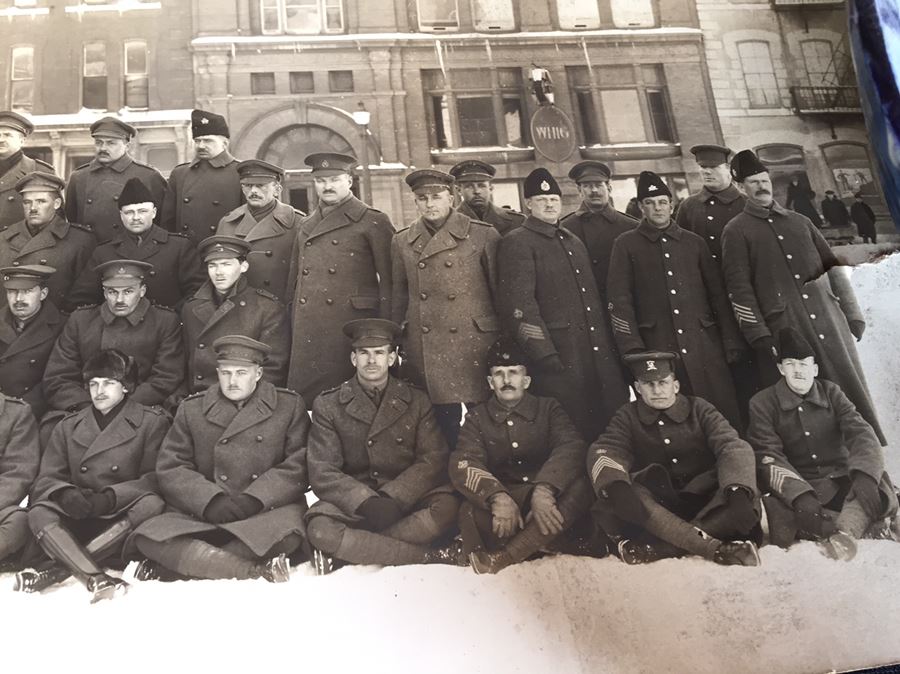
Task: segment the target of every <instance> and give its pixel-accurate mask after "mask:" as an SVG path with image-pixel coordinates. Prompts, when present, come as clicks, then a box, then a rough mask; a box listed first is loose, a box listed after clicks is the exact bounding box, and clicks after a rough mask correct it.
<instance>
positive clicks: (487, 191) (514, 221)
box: [450, 159, 525, 236]
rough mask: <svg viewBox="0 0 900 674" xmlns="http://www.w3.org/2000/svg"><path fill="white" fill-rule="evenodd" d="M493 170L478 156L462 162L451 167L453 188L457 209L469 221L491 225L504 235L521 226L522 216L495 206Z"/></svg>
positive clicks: (495, 171) (494, 171)
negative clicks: (458, 201)
mask: <svg viewBox="0 0 900 674" xmlns="http://www.w3.org/2000/svg"><path fill="white" fill-rule="evenodd" d="M496 173H497V169H496V168H494V167H493V166H491V165H490V164H487V163H485V162H483V161H478V160H477V159H467V160H465V161H461V162H459V163H458V164H456V165H454V166H453V167H452V168H451V169H450V175H452V176H453V177H454V178H455V179H456V191H457V193H458V195H459V198H460V201H461V203H460V204H459V207H458V208H457V209H456V210H457V212H458V213H462V214H463V215H465V216H466V217H468V218H471V219H472V220H479V221H480V222H486V223H488V224H489V225H493V226H494V227H495V228H496V229H497V231H498V232H500V235H501V236H504V235H506V234H509V232H510V231H512V230H513V229H515V228H516V227H518V226H519V225H521V224H522V221H523V220H524V219H525V216H524V215H522V214H521V213H517V212H516V211H513V210H510V209H509V208H498V207H497V206H495V205H494V184H493V180H494V175H495V174H496Z"/></svg>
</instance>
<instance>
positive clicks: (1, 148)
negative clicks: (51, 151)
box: [0, 110, 54, 228]
mask: <svg viewBox="0 0 900 674" xmlns="http://www.w3.org/2000/svg"><path fill="white" fill-rule="evenodd" d="M32 131H34V124H32V123H31V121H30V120H29V119H27V118H26V117H23V116H22V115H20V114H18V113H16V112H11V111H9V110H5V111H3V112H0V228H3V227H8V226H9V225H11V224H13V223H14V222H18V221H19V220H21V219H22V197H21V195H20V193H19V191H18V190H17V189H16V183H18V182H19V180H20V179H21V178H23V177H24V176H26V175H28V174H29V173H33V172H35V171H41V172H45V173H53V171H54V170H53V167H52V166H50V164H48V163H46V162H43V161H41V160H40V159H32V158H31V157H27V156H26V155H25V154H24V153H23V152H22V146H23V145H25V138H26V136H28V135H29V134H30V133H31V132H32Z"/></svg>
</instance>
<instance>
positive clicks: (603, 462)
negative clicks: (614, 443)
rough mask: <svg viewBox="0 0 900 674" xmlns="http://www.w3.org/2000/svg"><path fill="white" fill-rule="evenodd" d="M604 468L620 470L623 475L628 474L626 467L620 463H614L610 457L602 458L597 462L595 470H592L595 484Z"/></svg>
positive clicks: (592, 478)
mask: <svg viewBox="0 0 900 674" xmlns="http://www.w3.org/2000/svg"><path fill="white" fill-rule="evenodd" d="M604 468H611V469H612V470H618V471H620V472H622V473H627V472H628V471H626V470H625V467H624V466H623V465H622V464H621V463H618V462H617V461H613V460H612V459H611V458H609V457H608V456H600V457H599V458H598V459H597V460H596V461H595V462H594V466H593V468H591V480H592V481H593V482H596V481H597V477H598V476H599V475H600V471H601V470H603V469H604Z"/></svg>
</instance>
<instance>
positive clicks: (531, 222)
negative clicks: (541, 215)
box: [522, 215, 563, 239]
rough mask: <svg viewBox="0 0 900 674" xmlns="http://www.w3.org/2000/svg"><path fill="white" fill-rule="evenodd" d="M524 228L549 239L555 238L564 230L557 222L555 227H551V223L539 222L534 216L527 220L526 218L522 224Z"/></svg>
mask: <svg viewBox="0 0 900 674" xmlns="http://www.w3.org/2000/svg"><path fill="white" fill-rule="evenodd" d="M522 227H524V228H525V229H530V230H531V231H532V232H537V233H538V234H543V235H544V236H546V237H547V238H548V239H549V238H553V237H554V236H556V235H557V234H558V233H559V232H561V231H562V230H563V228H562V227H560V225H559V221H557V223H556V224H555V225H551V224H550V223H549V222H544V221H543V220H539V219H538V218H536V217H534V216H532V215H529V216H528V217H527V218H525V220H524V221H523V222H522Z"/></svg>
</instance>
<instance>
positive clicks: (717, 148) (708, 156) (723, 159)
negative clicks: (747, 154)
mask: <svg viewBox="0 0 900 674" xmlns="http://www.w3.org/2000/svg"><path fill="white" fill-rule="evenodd" d="M691 154H693V155H694V159H696V160H697V163H698V164H700V166H705V167H712V166H719V165H720V164H727V163H728V157H729V156H731V148H727V147H725V146H724V145H715V144H713V143H706V144H704V145H695V146H694V147H692V148H691Z"/></svg>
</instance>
